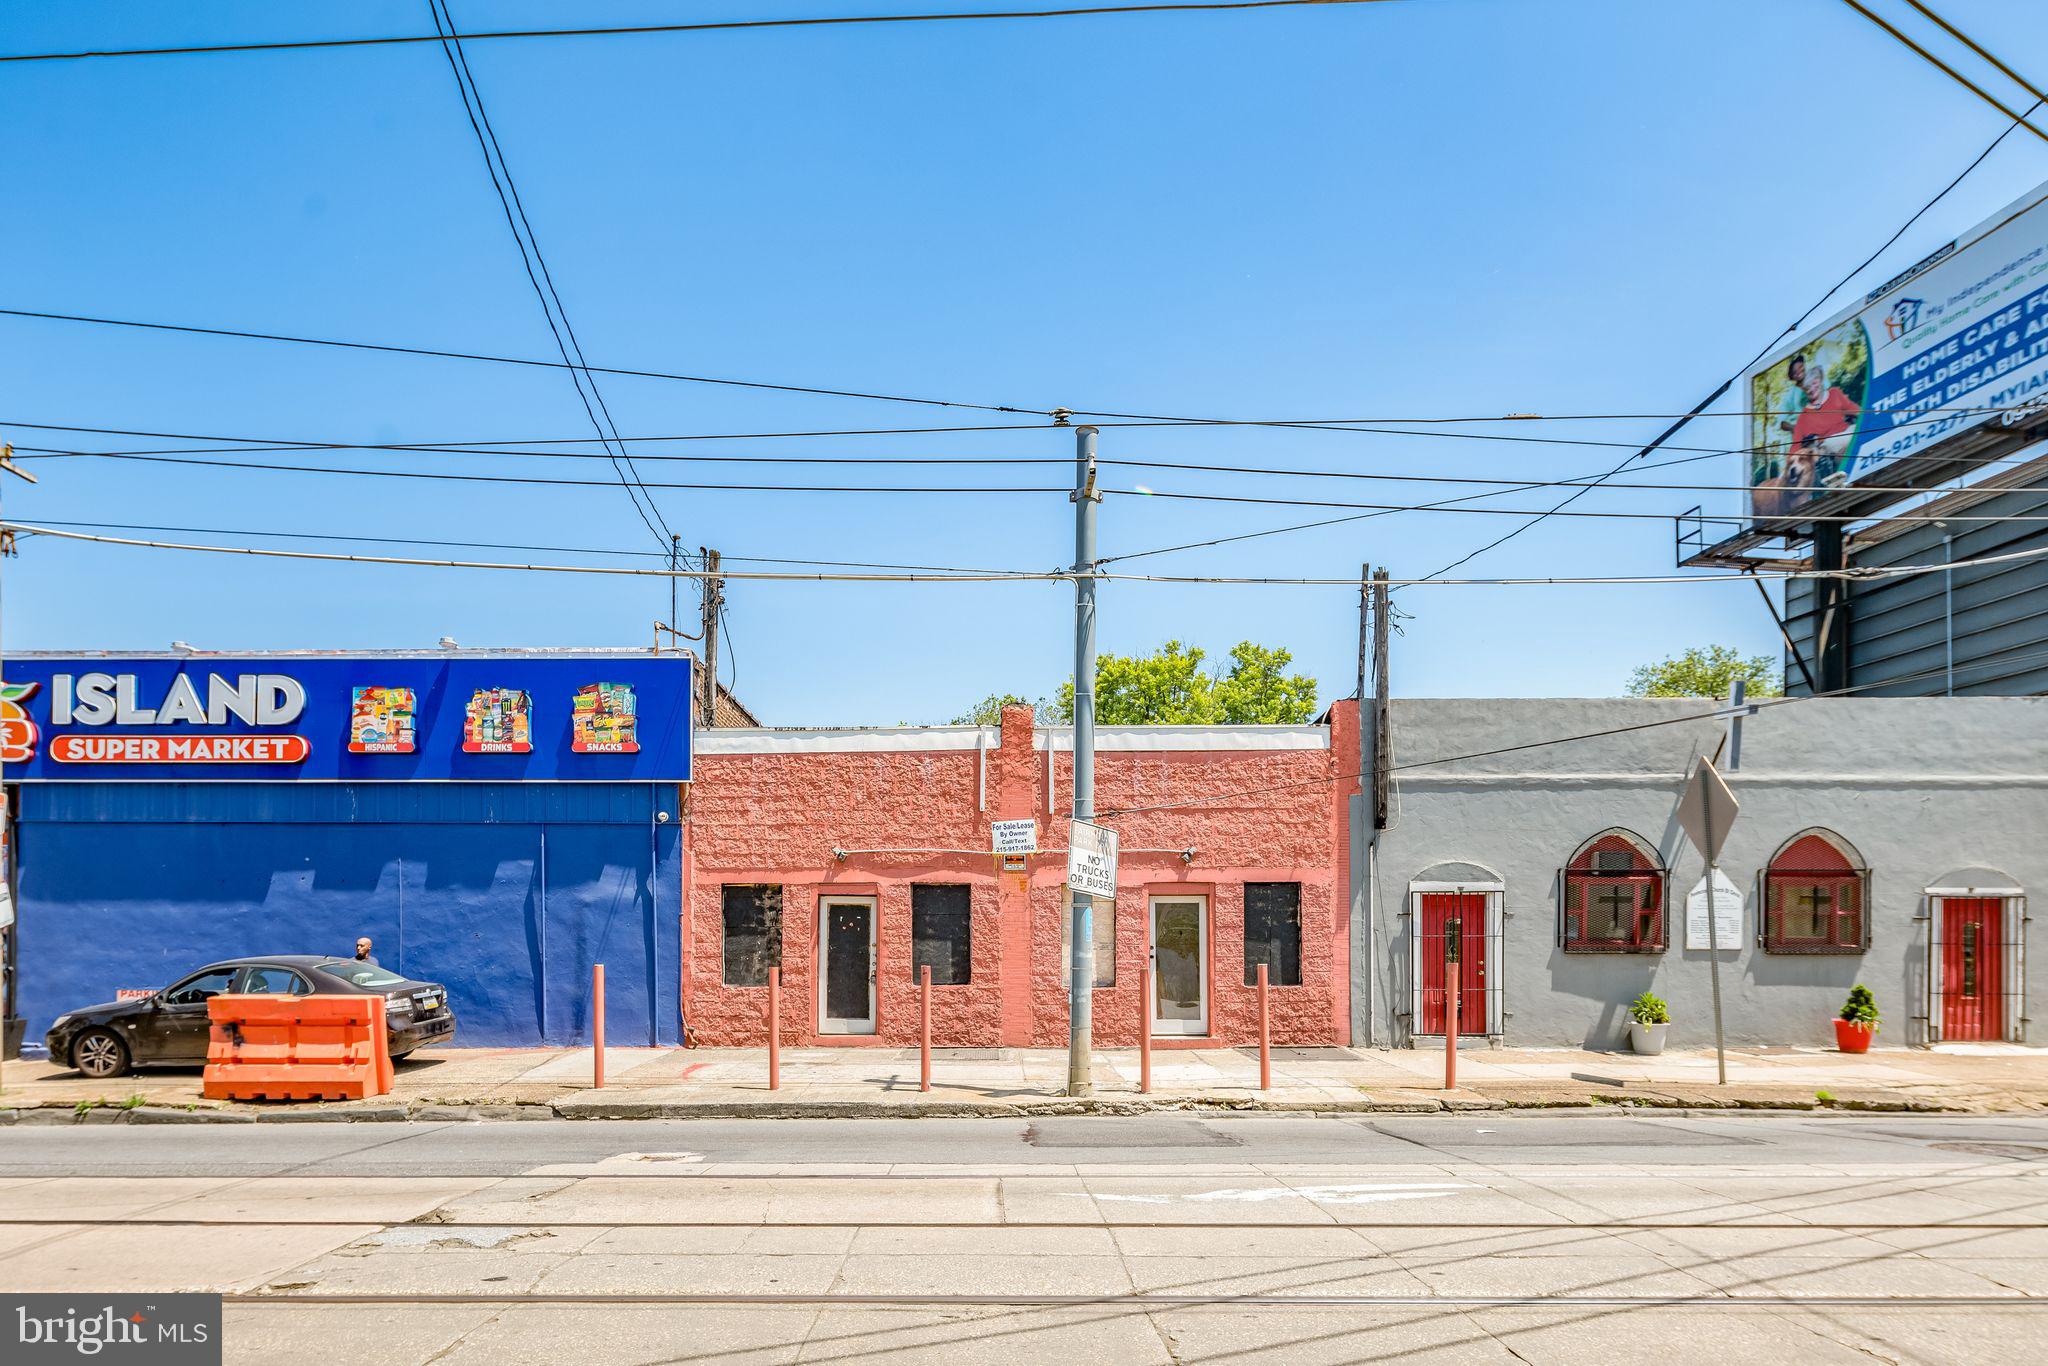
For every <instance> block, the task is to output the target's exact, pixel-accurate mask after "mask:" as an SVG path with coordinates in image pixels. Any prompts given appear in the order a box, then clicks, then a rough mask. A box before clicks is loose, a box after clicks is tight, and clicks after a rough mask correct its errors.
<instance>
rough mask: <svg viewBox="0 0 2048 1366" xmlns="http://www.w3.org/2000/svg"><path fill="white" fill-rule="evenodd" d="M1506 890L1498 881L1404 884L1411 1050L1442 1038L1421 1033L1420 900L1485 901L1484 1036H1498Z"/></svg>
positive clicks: (1501, 1015)
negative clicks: (1416, 1043)
mask: <svg viewBox="0 0 2048 1366" xmlns="http://www.w3.org/2000/svg"><path fill="white" fill-rule="evenodd" d="M1505 891H1507V886H1506V884H1505V883H1500V882H1411V883H1409V884H1408V910H1407V915H1408V1038H1409V1042H1410V1046H1411V1047H1412V1046H1413V1044H1414V1041H1415V1040H1418V1039H1441V1038H1442V1037H1443V1035H1442V1034H1441V1033H1438V1034H1424V1033H1423V1032H1422V898H1423V897H1424V896H1437V895H1442V894H1445V893H1449V894H1451V895H1461V894H1462V895H1467V896H1483V897H1485V898H1486V939H1485V944H1484V949H1483V951H1484V953H1485V954H1486V958H1485V962H1486V967H1487V973H1486V1036H1487V1037H1488V1038H1490V1039H1497V1038H1499V1037H1500V1035H1501V1021H1502V1019H1503V1013H1502V1010H1501V986H1502V982H1501V978H1502V967H1501V906H1500V903H1501V895H1502V893H1504V892H1505Z"/></svg>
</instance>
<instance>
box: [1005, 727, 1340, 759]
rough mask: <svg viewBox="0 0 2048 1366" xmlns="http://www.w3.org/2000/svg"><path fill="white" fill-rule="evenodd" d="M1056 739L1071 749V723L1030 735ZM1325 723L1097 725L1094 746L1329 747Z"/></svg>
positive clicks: (1108, 750) (1109, 750) (1034, 740)
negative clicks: (1280, 724)
mask: <svg viewBox="0 0 2048 1366" xmlns="http://www.w3.org/2000/svg"><path fill="white" fill-rule="evenodd" d="M1049 742H1057V748H1058V749H1059V750H1060V751H1061V752H1062V753H1067V754H1071V753H1073V750H1074V728H1073V727H1072V726H1040V727H1039V728H1038V729H1037V730H1036V731H1035V732H1033V734H1032V737H1031V747H1032V748H1033V749H1044V748H1045V747H1046V746H1047V744H1048V743H1049ZM1329 747H1330V728H1329V727H1328V726H1315V725H1308V726H1097V727H1096V728H1095V749H1096V752H1097V753H1100V754H1113V753H1119V752H1122V753H1131V752H1134V751H1139V750H1275V749H1328V748H1329Z"/></svg>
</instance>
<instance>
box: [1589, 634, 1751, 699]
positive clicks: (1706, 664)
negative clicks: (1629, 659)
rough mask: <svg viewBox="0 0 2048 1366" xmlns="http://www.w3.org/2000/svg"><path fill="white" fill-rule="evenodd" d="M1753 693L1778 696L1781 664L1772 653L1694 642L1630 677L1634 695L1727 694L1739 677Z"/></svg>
mask: <svg viewBox="0 0 2048 1366" xmlns="http://www.w3.org/2000/svg"><path fill="white" fill-rule="evenodd" d="M1738 678H1740V679H1742V680H1744V681H1745V682H1746V683H1747V684H1748V685H1749V695H1750V696H1751V697H1777V696H1779V695H1780V694H1782V693H1783V692H1784V691H1785V690H1784V688H1783V687H1781V686H1780V685H1779V682H1778V664H1777V661H1776V660H1774V659H1772V658H1771V657H1770V656H1769V655H1749V656H1744V655H1741V654H1738V653H1737V652H1736V651H1734V650H1731V649H1729V648H1728V647H1727V646H1725V645H1708V646H1705V647H1700V646H1694V647H1693V648H1692V649H1690V650H1687V651H1686V652H1685V653H1684V654H1679V655H1673V656H1672V657H1671V658H1669V659H1666V660H1663V661H1661V662H1659V663H1656V664H1645V665H1643V666H1642V667H1641V668H1639V669H1637V670H1636V671H1635V673H1634V674H1633V675H1631V676H1630V678H1629V680H1628V692H1629V696H1631V697H1726V696H1728V690H1729V687H1730V686H1731V685H1732V684H1733V683H1734V682H1735V680H1736V679H1738Z"/></svg>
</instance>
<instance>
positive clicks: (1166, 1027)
mask: <svg viewBox="0 0 2048 1366" xmlns="http://www.w3.org/2000/svg"><path fill="white" fill-rule="evenodd" d="M1162 901H1192V902H1194V903H1195V907H1196V910H1195V926H1196V929H1195V937H1196V942H1197V943H1198V944H1199V945H1200V946H1201V971H1200V973H1199V974H1198V976H1199V978H1200V981H1201V986H1202V1018H1201V1019H1199V1020H1161V1019H1160V1018H1159V1000H1158V996H1157V994H1156V992H1155V993H1154V995H1153V1000H1152V1018H1150V1019H1148V1020H1147V1021H1145V1027H1146V1028H1147V1029H1149V1030H1150V1031H1151V1034H1152V1037H1153V1038H1155V1039H1203V1038H1207V1037H1208V1036H1209V1024H1210V1015H1211V1013H1212V1012H1213V1011H1214V1009H1215V1002H1214V1001H1213V1000H1212V999H1211V996H1212V993H1211V992H1210V990H1209V984H1210V982H1209V979H1210V977H1211V975H1212V974H1213V973H1214V972H1215V970H1216V955H1215V954H1213V953H1211V952H1210V945H1209V893H1207V892H1147V893H1145V971H1146V972H1148V973H1156V972H1157V971H1158V970H1159V919H1158V911H1157V907H1158V905H1159V903H1160V902H1162Z"/></svg>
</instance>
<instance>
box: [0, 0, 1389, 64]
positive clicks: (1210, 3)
mask: <svg viewBox="0 0 2048 1366" xmlns="http://www.w3.org/2000/svg"><path fill="white" fill-rule="evenodd" d="M1380 3H1386V0H1184V3H1178V4H1146V5H1088V6H1083V7H1076V8H1071V9H1026V10H986V11H974V12H969V13H955V14H842V15H820V16H816V17H813V18H801V19H730V20H725V21H723V22H714V23H696V24H621V25H612V26H607V27H603V28H529V29H497V30H492V31H489V32H484V33H470V34H465V35H464V41H466V42H479V43H480V42H492V41H496V40H498V39H505V38H602V37H616V36H623V35H629V34H631V35H644V34H654V33H722V32H732V31H736V30H741V29H796V28H825V27H839V26H846V25H854V24H861V25H873V24H937V23H960V22H969V21H982V22H986V21H989V20H999V19H1073V18H1082V17H1091V16H1098V15H1112V14H1171V13H1192V12H1201V11H1218V10H1261V9H1299V8H1305V7H1307V6H1311V5H1366V4H1380ZM433 41H434V38H433V36H432V35H430V34H423V33H399V34H390V35H382V36H378V37H371V38H302V39H296V40H292V41H286V42H275V43H209V44H188V45H185V46H181V47H128V48H94V49H86V50H81V51H75V52H17V53H10V54H7V55H5V56H0V62H78V61H87V60H90V59H93V58H106V57H192V56H198V55H200V54H203V53H224V52H244V53H246V52H305V51H310V50H313V49H317V48H362V47H400V46H406V45H410V44H414V43H431V42H433Z"/></svg>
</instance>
